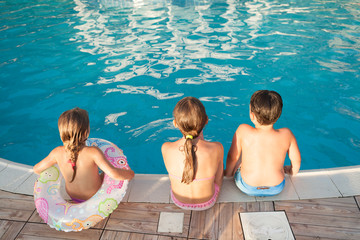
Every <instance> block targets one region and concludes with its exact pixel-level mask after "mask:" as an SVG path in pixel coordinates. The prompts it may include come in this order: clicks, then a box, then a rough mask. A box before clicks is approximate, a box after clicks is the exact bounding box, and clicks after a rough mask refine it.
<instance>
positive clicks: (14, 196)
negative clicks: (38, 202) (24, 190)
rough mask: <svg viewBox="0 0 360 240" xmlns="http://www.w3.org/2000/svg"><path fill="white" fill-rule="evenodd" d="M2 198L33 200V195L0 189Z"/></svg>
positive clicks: (0, 198) (0, 197)
mask: <svg viewBox="0 0 360 240" xmlns="http://www.w3.org/2000/svg"><path fill="white" fill-rule="evenodd" d="M2 199H19V200H29V201H31V200H32V201H34V197H33V196H29V195H23V194H17V193H12V192H7V191H3V190H0V200H2Z"/></svg>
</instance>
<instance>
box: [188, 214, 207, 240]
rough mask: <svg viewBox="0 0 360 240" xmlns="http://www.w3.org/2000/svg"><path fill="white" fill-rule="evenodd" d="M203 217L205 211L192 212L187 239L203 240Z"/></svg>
mask: <svg viewBox="0 0 360 240" xmlns="http://www.w3.org/2000/svg"><path fill="white" fill-rule="evenodd" d="M205 217H206V214H205V211H192V213H191V219H190V230H189V238H199V239H203V236H204V226H205Z"/></svg>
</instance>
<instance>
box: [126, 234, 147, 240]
mask: <svg viewBox="0 0 360 240" xmlns="http://www.w3.org/2000/svg"><path fill="white" fill-rule="evenodd" d="M143 238H144V234H141V233H131V234H130V237H129V240H143Z"/></svg>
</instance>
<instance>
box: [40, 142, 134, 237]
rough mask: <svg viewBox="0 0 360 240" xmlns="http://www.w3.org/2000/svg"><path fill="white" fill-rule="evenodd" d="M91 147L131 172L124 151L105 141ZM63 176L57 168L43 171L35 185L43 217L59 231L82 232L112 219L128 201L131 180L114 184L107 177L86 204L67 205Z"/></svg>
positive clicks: (118, 166) (114, 164) (93, 143)
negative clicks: (126, 200)
mask: <svg viewBox="0 0 360 240" xmlns="http://www.w3.org/2000/svg"><path fill="white" fill-rule="evenodd" d="M86 145H87V146H97V147H99V148H100V149H101V151H102V152H103V153H104V155H105V157H106V158H107V160H108V161H109V162H110V163H111V164H112V165H113V166H115V167H117V168H124V169H130V167H129V165H128V163H127V160H126V157H125V156H124V154H123V151H122V150H121V149H120V148H118V147H117V146H116V145H115V144H113V143H111V142H108V141H106V140H103V139H97V138H91V139H88V140H87V141H86ZM62 179H63V176H62V175H61V173H60V170H59V166H58V165H57V164H56V165H54V166H52V167H50V168H48V169H46V170H45V171H43V172H42V173H41V174H40V176H39V178H38V179H37V180H36V182H35V186H34V201H35V206H36V209H37V211H38V213H39V215H40V217H41V218H42V219H43V220H44V222H45V223H47V224H48V225H49V226H50V227H52V228H55V229H56V230H62V231H65V232H69V231H81V230H83V229H88V228H90V227H92V226H94V225H96V224H97V223H98V222H100V221H101V220H103V219H104V218H106V217H107V216H109V214H111V213H112V212H113V211H114V210H115V209H116V208H117V206H118V204H119V203H120V201H121V200H122V199H123V198H124V196H125V193H126V189H127V186H128V180H125V181H119V180H113V179H111V178H110V177H109V176H107V175H106V174H105V176H104V181H103V184H102V185H101V187H100V189H99V190H98V191H97V192H96V194H95V195H94V196H92V197H91V198H90V199H88V200H87V201H85V202H82V203H73V202H71V201H66V200H64V198H63V197H62V196H61V194H60V184H61V181H62Z"/></svg>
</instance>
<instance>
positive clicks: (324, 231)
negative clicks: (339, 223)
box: [290, 223, 360, 240]
mask: <svg viewBox="0 0 360 240" xmlns="http://www.w3.org/2000/svg"><path fill="white" fill-rule="evenodd" d="M290 226H291V228H292V230H293V232H294V234H295V237H296V238H297V235H301V236H310V237H319V238H330V239H351V240H354V239H360V231H359V230H354V229H348V228H336V227H324V226H315V225H309V224H298V223H290Z"/></svg>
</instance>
